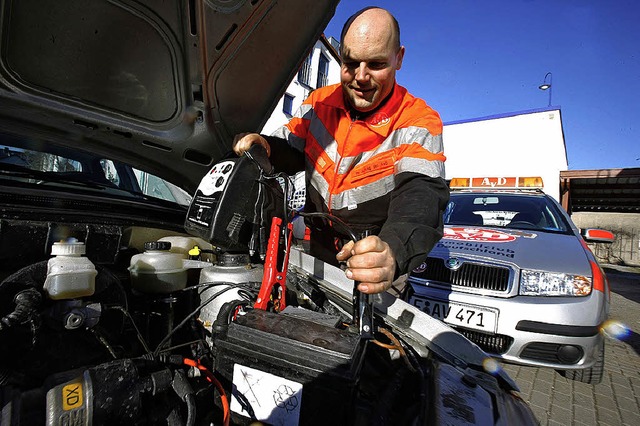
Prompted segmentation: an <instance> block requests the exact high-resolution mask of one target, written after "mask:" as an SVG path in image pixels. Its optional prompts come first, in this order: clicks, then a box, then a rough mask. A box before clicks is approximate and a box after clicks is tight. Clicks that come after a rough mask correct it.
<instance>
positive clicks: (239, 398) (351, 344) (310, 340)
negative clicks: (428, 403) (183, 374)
mask: <svg viewBox="0 0 640 426" xmlns="http://www.w3.org/2000/svg"><path fill="white" fill-rule="evenodd" d="M332 322H333V323H334V324H335V323H336V322H339V319H338V318H337V317H331V316H328V315H325V314H319V313H316V312H312V311H308V310H305V309H301V308H295V309H291V307H288V308H287V309H285V310H284V311H283V312H281V313H279V314H275V313H271V312H267V311H263V310H260V309H254V310H251V311H249V312H247V313H246V314H245V315H241V316H238V318H237V320H236V321H235V322H232V323H231V324H229V329H228V332H227V333H226V335H224V336H219V337H218V338H217V339H216V347H217V348H218V349H219V351H218V354H219V355H218V356H217V357H216V370H217V371H218V372H219V373H221V374H222V376H224V377H225V378H226V379H227V380H229V381H230V382H232V389H233V391H232V392H231V399H232V402H231V409H232V411H233V412H235V413H241V416H238V415H237V414H235V413H234V414H233V415H234V418H233V419H234V421H236V422H238V423H239V424H243V423H244V424H248V423H250V421H251V419H253V420H260V421H263V422H266V423H269V424H289V425H295V424H304V425H315V424H318V425H320V424H322V425H327V424H345V423H351V421H350V420H352V418H351V416H352V413H353V412H354V404H353V403H352V402H353V401H354V397H355V393H356V390H357V384H358V374H359V371H360V367H361V364H362V359H363V357H364V351H365V341H364V340H363V339H361V338H360V336H359V335H358V334H356V333H353V332H349V331H347V330H343V329H339V328H336V327H335V326H334V325H332V324H331V323H332Z"/></svg>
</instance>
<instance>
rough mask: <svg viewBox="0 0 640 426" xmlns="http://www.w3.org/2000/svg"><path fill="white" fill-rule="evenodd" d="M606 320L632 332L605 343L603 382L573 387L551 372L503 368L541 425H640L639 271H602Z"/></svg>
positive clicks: (614, 269)
mask: <svg viewBox="0 0 640 426" xmlns="http://www.w3.org/2000/svg"><path fill="white" fill-rule="evenodd" d="M606 271H607V275H608V276H609V281H610V283H611V290H612V292H611V316H610V318H611V319H612V320H616V321H619V322H621V323H623V324H625V325H626V326H627V327H629V328H630V329H631V333H630V335H629V337H628V338H627V339H625V340H624V341H620V340H615V339H607V341H606V344H605V374H604V377H603V379H602V383H600V384H597V385H588V384H585V383H579V382H574V381H572V380H568V379H566V378H565V377H563V376H561V375H560V374H558V373H557V372H555V371H554V370H550V369H544V368H532V367H520V366H515V365H504V369H505V370H506V371H507V373H509V375H510V376H511V377H512V378H513V379H515V381H516V382H517V383H518V386H519V387H520V390H521V395H522V397H523V398H524V399H525V400H527V401H528V402H529V404H530V405H531V408H532V409H533V411H534V413H535V414H536V416H537V418H538V420H539V421H540V424H541V425H550V426H560V425H562V426H564V425H589V426H591V425H611V426H617V425H630V426H638V425H640V268H623V267H613V266H611V267H606Z"/></svg>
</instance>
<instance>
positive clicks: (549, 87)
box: [538, 72, 553, 106]
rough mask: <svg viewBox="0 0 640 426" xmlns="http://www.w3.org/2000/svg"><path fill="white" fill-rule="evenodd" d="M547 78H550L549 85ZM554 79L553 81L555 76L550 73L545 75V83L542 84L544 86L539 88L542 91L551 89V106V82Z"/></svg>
mask: <svg viewBox="0 0 640 426" xmlns="http://www.w3.org/2000/svg"><path fill="white" fill-rule="evenodd" d="M547 77H549V82H548V83H547ZM552 79H553V74H551V73H550V72H548V73H546V74H545V76H544V81H543V82H542V84H541V85H540V86H538V89H540V90H547V89H549V106H551V80H552Z"/></svg>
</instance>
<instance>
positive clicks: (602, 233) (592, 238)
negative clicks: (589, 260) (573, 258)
mask: <svg viewBox="0 0 640 426" xmlns="http://www.w3.org/2000/svg"><path fill="white" fill-rule="evenodd" d="M580 234H582V238H584V240H585V241H587V242H589V243H612V242H613V241H614V240H615V238H616V237H615V235H614V234H613V232H611V231H607V230H604V229H595V228H587V229H583V230H582V231H581V232H580Z"/></svg>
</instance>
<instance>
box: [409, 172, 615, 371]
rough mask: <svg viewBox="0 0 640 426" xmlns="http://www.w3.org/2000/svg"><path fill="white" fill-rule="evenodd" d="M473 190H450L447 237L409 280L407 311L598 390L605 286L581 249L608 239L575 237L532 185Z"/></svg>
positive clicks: (497, 183) (468, 184)
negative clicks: (410, 306) (420, 312)
mask: <svg viewBox="0 0 640 426" xmlns="http://www.w3.org/2000/svg"><path fill="white" fill-rule="evenodd" d="M473 181H475V179H462V180H458V179H454V180H453V181H452V193H451V201H450V203H449V205H448V207H447V209H446V211H445V214H444V222H445V230H444V237H443V239H442V240H441V241H440V242H439V243H438V244H437V245H436V247H435V248H434V249H433V250H432V251H431V253H430V254H429V256H428V258H427V259H426V261H425V262H424V263H422V265H420V267H418V268H416V269H415V270H414V271H413V272H412V274H411V275H410V277H409V281H408V282H409V284H410V287H409V291H408V294H407V298H408V300H409V302H410V303H411V304H413V305H414V306H416V307H418V308H420V309H421V310H423V311H424V312H426V313H428V314H429V315H431V316H433V317H435V318H438V319H440V320H442V321H444V322H446V323H448V324H449V325H451V326H452V327H454V328H455V329H457V330H458V331H460V332H461V333H462V334H464V335H465V336H466V337H467V338H469V339H470V340H472V341H473V342H475V343H476V344H477V345H478V346H480V347H481V348H482V349H484V350H485V351H486V352H487V353H489V354H491V355H492V356H495V357H496V358H500V359H502V360H504V361H507V362H513V363H518V364H523V365H532V366H542V367H551V368H554V369H557V370H560V371H561V372H562V373H563V374H564V375H565V376H567V377H569V378H571V379H574V380H579V381H583V382H587V383H598V382H600V380H601V378H602V372H603V368H604V339H603V336H602V334H601V332H600V330H601V327H602V325H603V323H604V322H605V321H606V319H607V317H608V314H609V285H608V282H607V279H606V276H605V274H604V272H603V271H602V269H601V268H600V266H599V265H598V263H597V261H596V258H595V257H594V255H593V254H592V252H591V250H590V249H589V248H588V246H587V244H586V241H598V242H612V241H613V234H611V233H610V232H607V231H603V230H596V229H588V230H582V231H580V230H579V229H578V228H577V227H576V226H575V225H574V223H573V222H572V221H571V219H570V217H569V216H568V215H567V213H566V212H565V211H564V209H563V208H562V207H561V206H560V205H559V204H558V203H557V202H556V200H554V199H553V198H552V197H550V196H548V195H547V194H545V193H544V192H542V190H541V189H539V187H541V180H540V179H539V178H527V179H524V178H520V179H517V178H508V179H504V178H501V179H494V180H493V181H492V180H491V179H484V180H481V179H479V180H478V181H479V182H480V185H481V186H484V187H481V188H472V187H473V186H474V185H473ZM482 182H484V185H482ZM501 184H502V185H501ZM505 186H507V187H508V189H507V188H505ZM464 188H466V189H464Z"/></svg>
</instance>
